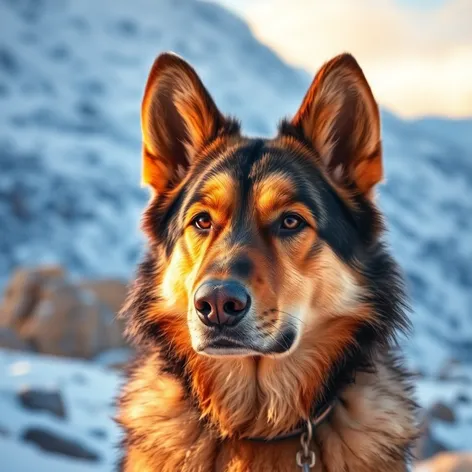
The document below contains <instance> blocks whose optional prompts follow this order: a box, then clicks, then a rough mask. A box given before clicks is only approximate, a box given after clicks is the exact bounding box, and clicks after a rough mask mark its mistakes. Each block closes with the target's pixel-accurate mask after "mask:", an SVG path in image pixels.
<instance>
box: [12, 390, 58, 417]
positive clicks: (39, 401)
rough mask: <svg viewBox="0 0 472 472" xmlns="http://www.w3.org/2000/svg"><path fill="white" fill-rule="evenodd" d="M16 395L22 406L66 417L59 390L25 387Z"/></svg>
mask: <svg viewBox="0 0 472 472" xmlns="http://www.w3.org/2000/svg"><path fill="white" fill-rule="evenodd" d="M17 397H18V400H19V402H20V403H21V405H22V406H23V407H24V408H27V409H29V410H43V411H49V412H50V413H52V414H53V415H55V416H57V417H58V418H62V419H64V418H65V417H66V410H65V406H64V401H63V400H62V395H61V393H60V392H59V391H54V390H52V391H49V390H40V389H25V390H23V391H21V392H19V393H18V395H17Z"/></svg>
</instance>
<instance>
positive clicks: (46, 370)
mask: <svg viewBox="0 0 472 472" xmlns="http://www.w3.org/2000/svg"><path fill="white" fill-rule="evenodd" d="M120 381H121V379H120V377H119V375H118V374H117V373H115V372H113V371H111V370H106V369H104V368H101V367H100V366H98V365H95V364H93V363H91V362H87V361H77V360H72V359H60V358H53V357H47V356H39V355H34V354H27V353H18V352H8V351H1V350H0V412H1V414H0V458H1V459H0V463H1V466H0V470H2V472H29V471H32V470H50V471H52V472H55V471H58V472H59V471H60V472H63V471H65V470H67V471H68V472H69V471H74V472H75V471H77V472H85V471H90V472H92V471H97V472H98V471H110V470H112V468H113V466H114V464H116V462H117V447H118V444H119V439H120V432H119V428H118V426H117V425H116V423H115V422H114V421H113V416H114V413H115V410H114V405H113V402H114V397H115V396H116V393H117V391H118V389H119V385H120ZM25 387H34V388H41V389H45V390H51V389H54V390H56V389H57V390H59V391H60V392H61V395H62V397H63V400H64V403H65V410H66V418H65V419H61V418H57V417H56V416H54V415H52V414H50V413H48V412H44V411H32V410H27V409H25V408H24V407H22V406H21V404H20V403H19V401H18V399H17V397H16V395H17V393H18V392H20V391H21V390H22V389H24V388H25ZM31 427H40V428H44V429H46V430H48V431H52V432H54V433H57V434H58V435H59V436H63V437H66V438H72V439H74V440H76V441H79V442H80V443H82V444H83V445H84V446H85V447H86V448H87V449H90V450H91V451H94V452H96V453H97V454H99V456H100V461H99V462H90V461H84V460H78V459H75V458H69V457H67V456H63V455H59V454H54V453H48V452H44V451H41V450H40V449H38V448H37V447H36V446H35V445H33V444H31V443H27V442H24V441H23V440H22V439H21V435H22V433H23V432H24V431H25V430H26V429H27V428H31ZM97 431H99V432H100V435H99V438H97V435H96V434H94V432H95V433H96V432H97ZM2 432H3V434H2Z"/></svg>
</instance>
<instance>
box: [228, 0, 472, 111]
mask: <svg viewBox="0 0 472 472" xmlns="http://www.w3.org/2000/svg"><path fill="white" fill-rule="evenodd" d="M220 2H221V3H223V4H224V5H226V6H227V7H229V8H231V9H232V10H234V11H236V12H237V13H238V14H240V15H241V16H243V17H244V18H245V19H246V20H247V21H248V23H249V24H250V25H251V28H252V30H253V31H254V33H255V35H256V36H257V37H258V38H259V39H261V40H262V41H263V42H265V43H266V44H268V45H270V46H271V47H272V48H273V49H275V50H276V51H277V52H278V53H279V54H280V55H281V56H282V57H283V58H284V59H285V60H287V61H288V62H291V63H293V64H296V65H299V66H302V67H303V68H305V69H307V70H308V71H310V72H313V73H314V72H315V71H316V70H317V68H318V67H319V66H320V65H321V64H322V63H323V62H324V61H326V60H328V59H329V58H330V57H332V56H334V55H336V54H338V53H340V52H344V51H349V52H351V53H352V54H354V56H355V57H356V58H357V60H358V61H359V63H360V64H361V66H362V68H363V69H364V72H365V74H366V76H367V79H368V80H369V82H370V83H371V85H372V88H373V90H374V93H375V95H376V97H377V100H378V101H379V102H380V103H381V104H383V105H386V106H387V107H389V108H390V109H392V110H394V111H395V112H397V113H399V114H400V115H403V116H412V117H414V116H420V115H448V116H455V117H460V116H472V0H220Z"/></svg>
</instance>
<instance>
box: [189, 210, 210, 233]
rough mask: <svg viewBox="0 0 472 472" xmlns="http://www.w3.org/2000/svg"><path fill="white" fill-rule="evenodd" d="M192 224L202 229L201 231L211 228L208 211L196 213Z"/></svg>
mask: <svg viewBox="0 0 472 472" xmlns="http://www.w3.org/2000/svg"><path fill="white" fill-rule="evenodd" d="M192 224H193V225H194V226H195V227H196V228H198V229H200V230H202V231H208V230H209V229H211V218H210V215H209V214H208V213H200V214H199V215H197V216H196V217H195V218H194V219H193V222H192Z"/></svg>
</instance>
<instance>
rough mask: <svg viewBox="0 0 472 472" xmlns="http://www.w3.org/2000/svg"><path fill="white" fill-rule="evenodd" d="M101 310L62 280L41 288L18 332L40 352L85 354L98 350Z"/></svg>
mask: <svg viewBox="0 0 472 472" xmlns="http://www.w3.org/2000/svg"><path fill="white" fill-rule="evenodd" d="M89 298H90V297H89ZM100 311H101V310H100V306H99V305H98V304H97V303H94V301H93V299H92V300H87V297H84V296H83V294H82V293H81V291H80V290H79V289H78V288H77V287H75V286H73V285H71V284H70V283H67V282H63V283H62V284H58V285H55V286H53V287H48V288H47V289H46V290H44V291H43V293H42V295H41V300H40V301H39V303H38V304H37V306H36V307H35V309H34V311H33V314H32V315H31V317H30V318H29V319H28V321H27V322H26V323H25V324H24V325H23V327H22V328H21V330H20V335H21V337H22V338H23V339H26V340H28V341H29V342H31V343H32V344H33V345H34V346H35V348H36V349H37V350H38V351H39V352H42V353H45V354H53V355H60V356H70V357H85V358H88V357H91V356H93V355H94V354H96V353H97V352H98V351H99V344H100V339H99V326H100Z"/></svg>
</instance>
